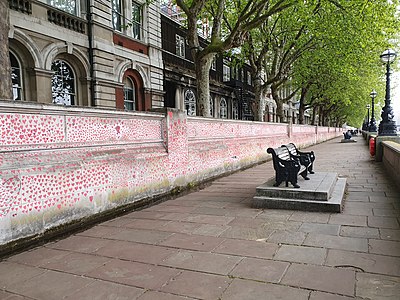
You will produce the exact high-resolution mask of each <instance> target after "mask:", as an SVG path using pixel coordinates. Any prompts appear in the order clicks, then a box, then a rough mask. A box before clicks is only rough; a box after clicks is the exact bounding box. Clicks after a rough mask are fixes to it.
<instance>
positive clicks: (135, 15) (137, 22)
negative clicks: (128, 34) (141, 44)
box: [130, 1, 142, 40]
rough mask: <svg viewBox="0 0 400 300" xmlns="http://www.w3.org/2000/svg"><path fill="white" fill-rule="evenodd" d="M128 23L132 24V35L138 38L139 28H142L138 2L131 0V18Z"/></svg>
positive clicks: (140, 10) (139, 36)
mask: <svg viewBox="0 0 400 300" xmlns="http://www.w3.org/2000/svg"><path fill="white" fill-rule="evenodd" d="M130 25H131V26H132V37H133V38H135V39H138V40H140V38H141V29H142V9H141V6H140V5H139V4H137V3H136V2H133V1H132V20H131V23H130Z"/></svg>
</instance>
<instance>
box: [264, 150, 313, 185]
mask: <svg viewBox="0 0 400 300" xmlns="http://www.w3.org/2000/svg"><path fill="white" fill-rule="evenodd" d="M267 152H268V153H270V154H272V161H273V164H274V169H275V183H274V186H279V185H280V184H281V183H282V182H285V183H286V187H288V186H289V182H290V183H291V184H292V185H293V186H294V187H295V188H299V187H300V186H299V185H298V184H297V176H298V175H301V176H302V177H303V178H304V179H305V180H308V179H309V178H308V177H307V168H306V167H305V166H303V165H301V163H300V160H299V159H298V158H295V157H293V156H291V155H290V152H289V150H288V148H287V147H278V148H268V149H267Z"/></svg>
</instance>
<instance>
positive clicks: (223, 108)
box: [219, 98, 227, 119]
mask: <svg viewBox="0 0 400 300" xmlns="http://www.w3.org/2000/svg"><path fill="white" fill-rule="evenodd" d="M226 113H227V105H226V100H225V99H224V98H221V101H220V102H219V116H220V117H221V119H226V118H227V114H226Z"/></svg>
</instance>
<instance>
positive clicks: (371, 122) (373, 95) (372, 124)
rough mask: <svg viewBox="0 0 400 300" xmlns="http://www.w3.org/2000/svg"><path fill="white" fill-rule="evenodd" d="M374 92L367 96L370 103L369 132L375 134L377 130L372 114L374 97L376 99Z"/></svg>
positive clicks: (373, 114)
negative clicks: (370, 100)
mask: <svg viewBox="0 0 400 300" xmlns="http://www.w3.org/2000/svg"><path fill="white" fill-rule="evenodd" d="M376 94H377V93H376V91H375V90H372V92H371V94H369V95H370V96H371V99H372V102H371V108H372V110H371V121H370V122H369V129H368V131H369V132H376V131H377V128H376V120H375V113H374V108H375V97H376Z"/></svg>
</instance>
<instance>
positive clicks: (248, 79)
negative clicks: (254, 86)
mask: <svg viewBox="0 0 400 300" xmlns="http://www.w3.org/2000/svg"><path fill="white" fill-rule="evenodd" d="M247 84H248V85H251V73H250V72H249V71H247Z"/></svg>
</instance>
